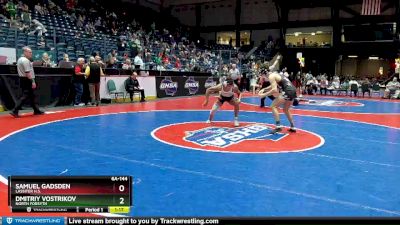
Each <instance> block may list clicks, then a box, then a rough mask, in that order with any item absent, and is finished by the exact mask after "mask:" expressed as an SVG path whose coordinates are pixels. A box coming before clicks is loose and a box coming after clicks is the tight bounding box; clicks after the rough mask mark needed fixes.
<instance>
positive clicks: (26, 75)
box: [10, 46, 44, 118]
mask: <svg viewBox="0 0 400 225" xmlns="http://www.w3.org/2000/svg"><path fill="white" fill-rule="evenodd" d="M22 50H23V54H24V55H23V56H21V57H20V58H19V59H18V62H17V70H18V76H19V84H20V87H21V89H22V97H21V98H20V99H19V100H18V102H17V103H16V105H15V108H14V109H13V110H12V111H11V112H10V114H11V115H12V116H14V117H15V118H17V117H19V115H18V111H19V110H20V109H21V108H22V105H23V104H24V103H25V101H26V100H29V101H30V104H31V106H32V108H33V114H34V115H42V114H44V112H43V111H40V109H39V107H38V105H37V104H36V103H35V89H36V87H37V85H36V81H35V73H34V71H33V66H32V62H31V59H32V49H31V48H29V47H27V46H25V47H23V48H22Z"/></svg>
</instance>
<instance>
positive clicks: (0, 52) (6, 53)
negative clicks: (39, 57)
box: [0, 47, 17, 64]
mask: <svg viewBox="0 0 400 225" xmlns="http://www.w3.org/2000/svg"><path fill="white" fill-rule="evenodd" d="M16 62H17V59H16V51H15V48H3V47H0V64H13V63H16Z"/></svg>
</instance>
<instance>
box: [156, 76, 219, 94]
mask: <svg viewBox="0 0 400 225" xmlns="http://www.w3.org/2000/svg"><path fill="white" fill-rule="evenodd" d="M217 83H218V78H214V77H196V76H189V77H186V76H179V77H177V76H163V77H156V88H157V98H165V97H175V96H191V95H203V94H205V93H206V89H207V88H209V87H212V86H214V85H217Z"/></svg>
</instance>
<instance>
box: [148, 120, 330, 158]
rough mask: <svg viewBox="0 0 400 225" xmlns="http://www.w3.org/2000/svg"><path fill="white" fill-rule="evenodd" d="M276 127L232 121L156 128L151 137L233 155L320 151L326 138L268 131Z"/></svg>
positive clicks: (168, 142)
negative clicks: (238, 124) (236, 124)
mask: <svg viewBox="0 0 400 225" xmlns="http://www.w3.org/2000/svg"><path fill="white" fill-rule="evenodd" d="M273 128H274V126H272V125H269V124H263V123H253V122H242V123H241V126H240V127H234V126H233V123H232V122H224V121H222V122H214V123H212V124H207V123H204V122H186V123H176V124H170V125H166V126H162V127H159V128H156V129H155V130H153V131H152V133H151V135H152V137H153V138H155V139H156V140H158V141H161V142H163V143H166V144H169V145H173V146H177V147H182V148H187V149H193V150H203V151H213V152H232V153H280V152H299V151H306V150H311V149H314V148H317V147H319V146H321V145H323V144H324V139H323V138H322V137H321V136H319V135H317V134H314V133H312V132H309V131H305V130H298V131H297V133H294V134H290V133H289V132H288V131H287V128H284V129H283V130H282V132H280V133H277V134H270V133H269V132H270V131H271V130H272V129H273Z"/></svg>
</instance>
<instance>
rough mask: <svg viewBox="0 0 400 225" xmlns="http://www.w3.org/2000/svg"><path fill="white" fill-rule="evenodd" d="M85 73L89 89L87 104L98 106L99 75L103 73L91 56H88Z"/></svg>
mask: <svg viewBox="0 0 400 225" xmlns="http://www.w3.org/2000/svg"><path fill="white" fill-rule="evenodd" d="M85 74H86V77H87V79H86V80H87V82H88V84H89V91H90V99H91V102H90V103H89V105H96V106H98V105H99V104H100V76H104V73H103V70H102V69H101V67H100V65H99V64H98V63H96V61H95V58H94V57H93V56H92V57H90V58H89V65H88V66H86V70H85Z"/></svg>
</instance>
